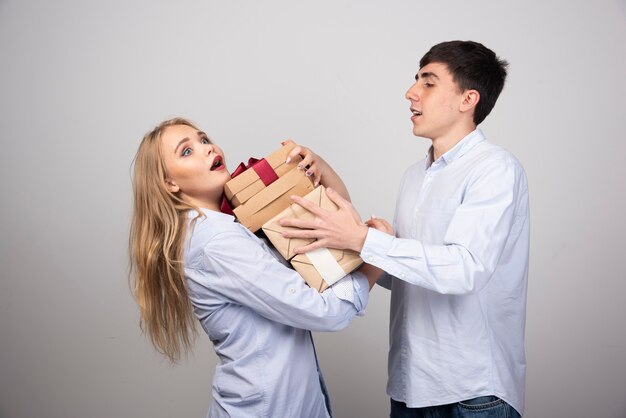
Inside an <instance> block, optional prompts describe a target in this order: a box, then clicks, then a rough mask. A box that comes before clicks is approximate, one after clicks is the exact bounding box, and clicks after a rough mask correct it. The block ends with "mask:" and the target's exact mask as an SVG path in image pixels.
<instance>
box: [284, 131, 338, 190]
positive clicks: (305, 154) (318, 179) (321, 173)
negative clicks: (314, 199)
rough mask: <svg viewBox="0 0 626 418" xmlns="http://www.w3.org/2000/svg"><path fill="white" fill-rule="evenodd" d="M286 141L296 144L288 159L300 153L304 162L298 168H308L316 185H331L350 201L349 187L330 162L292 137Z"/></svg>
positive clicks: (308, 173)
mask: <svg viewBox="0 0 626 418" xmlns="http://www.w3.org/2000/svg"><path fill="white" fill-rule="evenodd" d="M285 143H292V144H295V147H294V149H292V150H291V152H290V153H289V156H288V157H287V161H291V159H292V158H295V157H296V156H297V155H300V156H301V157H302V162H301V163H300V164H298V168H299V169H301V170H306V174H307V176H309V177H311V178H312V180H313V184H315V185H316V186H317V185H318V184H321V185H323V186H324V187H330V188H331V189H334V190H335V191H337V193H339V194H340V195H341V196H342V197H343V198H344V199H346V200H348V201H349V200H350V194H349V193H348V188H347V187H346V185H345V184H344V182H343V180H341V177H339V174H337V173H336V172H335V170H333V168H332V167H331V166H330V164H328V163H327V162H326V161H325V160H324V159H323V158H322V157H320V156H319V155H317V154H315V153H314V152H313V151H311V149H309V148H307V147H304V146H302V145H298V144H296V143H295V142H293V141H292V140H291V139H288V140H287V141H284V142H283V144H285Z"/></svg>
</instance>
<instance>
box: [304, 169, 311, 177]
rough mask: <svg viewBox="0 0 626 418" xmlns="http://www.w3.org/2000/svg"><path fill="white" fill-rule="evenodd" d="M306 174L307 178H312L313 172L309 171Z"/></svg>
mask: <svg viewBox="0 0 626 418" xmlns="http://www.w3.org/2000/svg"><path fill="white" fill-rule="evenodd" d="M304 174H306V176H307V177H311V174H313V173H311V170H307V172H306V173H304Z"/></svg>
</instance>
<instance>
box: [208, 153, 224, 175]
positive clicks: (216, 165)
mask: <svg viewBox="0 0 626 418" xmlns="http://www.w3.org/2000/svg"><path fill="white" fill-rule="evenodd" d="M224 167H225V165H224V163H223V161H222V156H221V155H218V156H216V157H215V158H214V159H213V164H211V171H215V170H221V169H223V168H224Z"/></svg>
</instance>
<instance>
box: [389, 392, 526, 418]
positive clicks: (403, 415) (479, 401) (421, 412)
mask: <svg viewBox="0 0 626 418" xmlns="http://www.w3.org/2000/svg"><path fill="white" fill-rule="evenodd" d="M389 417H390V418H520V415H519V414H518V413H517V411H516V410H515V409H514V408H513V407H512V406H511V405H509V404H508V403H506V402H504V401H503V400H502V399H500V398H498V397H496V396H481V397H479V398H474V399H468V400H466V401H461V402H457V403H451V404H448V405H439V406H429V407H426V408H409V407H407V406H406V404H405V403H404V402H398V401H396V400H393V399H392V400H391V414H390V415H389Z"/></svg>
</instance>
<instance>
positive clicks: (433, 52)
mask: <svg viewBox="0 0 626 418" xmlns="http://www.w3.org/2000/svg"><path fill="white" fill-rule="evenodd" d="M434 62H438V63H441V64H445V65H446V66H447V67H448V71H450V73H451V74H452V78H453V80H454V82H455V83H456V84H457V85H458V87H459V88H460V89H461V91H465V90H469V89H472V90H477V91H478V93H480V100H479V101H478V104H477V105H476V109H475V110H474V123H475V124H476V125H478V124H479V123H481V122H482V121H483V120H484V119H485V118H486V117H487V115H488V114H489V113H490V112H491V109H493V107H494V106H495V104H496V100H498V96H500V92H501V91H502V88H503V87H504V81H505V80H506V74H507V67H508V65H509V63H508V62H506V61H505V60H503V59H500V58H498V57H497V56H496V54H495V53H494V52H493V51H492V50H491V49H489V48H487V47H486V46H484V45H482V44H480V43H478V42H473V41H449V42H442V43H440V44H437V45H435V46H433V47H432V48H430V51H428V52H427V53H426V54H425V55H424V56H423V57H422V59H421V60H420V68H423V67H425V66H426V65H428V64H430V63H434Z"/></svg>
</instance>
